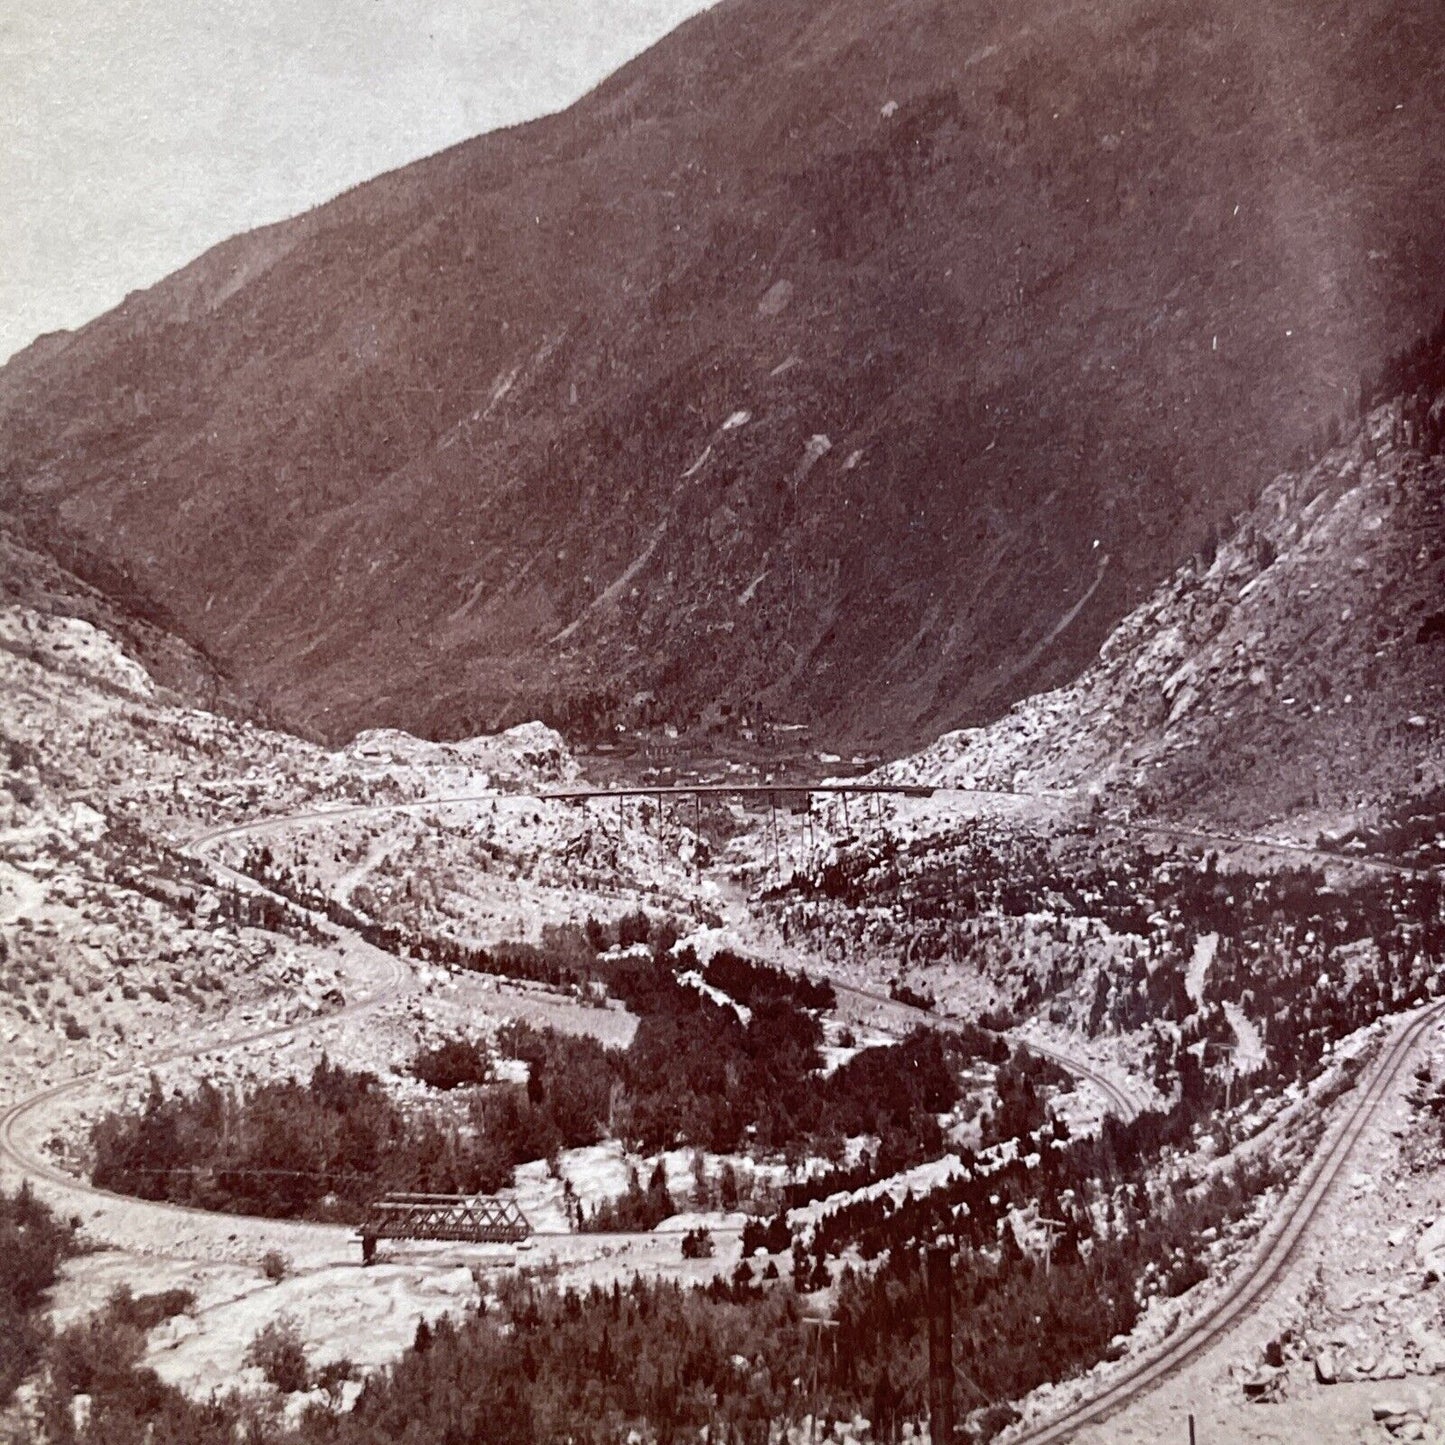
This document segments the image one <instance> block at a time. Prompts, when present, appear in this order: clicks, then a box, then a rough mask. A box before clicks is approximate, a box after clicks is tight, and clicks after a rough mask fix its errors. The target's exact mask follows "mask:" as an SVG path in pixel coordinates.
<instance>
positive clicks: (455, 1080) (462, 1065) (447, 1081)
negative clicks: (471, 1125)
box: [411, 1038, 492, 1089]
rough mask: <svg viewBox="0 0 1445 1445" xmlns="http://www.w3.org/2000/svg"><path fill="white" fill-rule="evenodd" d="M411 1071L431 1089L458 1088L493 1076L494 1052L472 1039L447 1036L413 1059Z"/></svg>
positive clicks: (484, 1081)
mask: <svg viewBox="0 0 1445 1445" xmlns="http://www.w3.org/2000/svg"><path fill="white" fill-rule="evenodd" d="M411 1071H412V1073H413V1074H414V1075H415V1076H416V1077H417V1078H418V1079H420V1080H421V1081H422V1083H423V1084H425V1085H426V1086H427V1088H429V1089H459V1088H462V1087H464V1086H466V1085H468V1084H486V1083H490V1082H491V1079H492V1052H491V1050H490V1049H489V1048H488V1047H487V1045H486V1044H485V1043H477V1042H475V1041H473V1040H472V1039H465V1038H454V1039H447V1040H446V1041H445V1042H444V1043H440V1044H438V1045H437V1046H436V1048H434V1049H423V1050H422V1051H421V1052H420V1053H418V1054H417V1056H416V1057H415V1058H414V1059H413V1060H412V1062H411Z"/></svg>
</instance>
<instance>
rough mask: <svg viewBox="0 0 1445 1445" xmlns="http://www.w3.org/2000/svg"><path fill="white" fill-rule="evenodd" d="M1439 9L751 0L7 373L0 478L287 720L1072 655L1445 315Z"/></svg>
mask: <svg viewBox="0 0 1445 1445" xmlns="http://www.w3.org/2000/svg"><path fill="white" fill-rule="evenodd" d="M1442 41H1445V13H1442V12H1441V11H1440V9H1439V7H1438V6H1436V5H1434V4H1431V3H1427V0H1355V3H1352V4H1349V5H1346V4H1344V3H1341V0H1319V3H1316V4H1313V5H1312V6H1310V7H1307V12H1302V11H1301V8H1300V7H1299V6H1298V5H1297V4H1293V3H1286V0H1267V3H1263V4H1259V3H1250V4H1246V3H1245V0H1225V3H1222V4H1219V5H1214V6H1210V7H1208V8H1207V9H1206V8H1205V7H1201V6H1199V5H1197V4H1195V3H1193V0H1124V3H1119V4H1115V5H1111V6H1109V7H1108V8H1107V11H1100V9H1099V8H1098V7H1094V6H1081V5H1078V4H1069V3H1062V0H1021V3H1018V4H1015V5H1011V6H1008V7H1004V6H1001V5H993V4H987V3H985V4H978V5H969V6H959V5H956V4H953V3H942V0H894V3H891V4H887V5H879V4H877V3H876V0H806V3H805V0H771V3H767V4H764V3H762V0H724V3H722V4H720V5H719V6H717V7H716V8H715V9H714V10H712V11H710V12H708V13H706V14H704V15H703V16H700V17H698V18H697V19H696V20H694V21H692V22H690V23H689V24H687V25H685V26H683V27H682V28H681V29H680V30H679V31H677V32H676V33H675V34H674V35H672V36H670V37H669V38H668V39H667V40H665V41H664V42H663V43H662V44H660V45H659V46H658V47H656V48H655V49H654V50H653V51H651V52H649V53H648V54H647V55H645V56H644V57H642V58H641V59H640V60H638V61H637V62H635V63H634V64H632V65H631V66H629V67H627V68H625V69H624V70H623V71H621V72H619V73H618V75H616V76H615V77H613V78H612V79H611V80H610V81H608V82H607V83H606V84H605V85H603V86H602V87H601V88H600V89H599V90H598V91H596V92H595V93H594V94H593V95H591V96H590V97H588V98H587V99H585V100H584V101H583V102H581V103H580V104H579V105H578V106H576V107H574V108H573V109H572V110H571V111H569V112H567V113H565V114H564V115H562V116H559V117H554V118H551V119H548V120H545V121H542V122H539V123H537V124H535V125H531V126H527V127H523V128H519V129H517V130H514V131H510V132H506V133H501V134H497V135H494V136H488V137H483V138H481V139H479V140H477V141H474V142H470V143H468V144H466V145H463V146H460V147H457V148H455V149H453V150H451V151H448V152H445V153H443V154H442V155H439V156H437V157H434V158H432V159H430V160H428V161H424V162H421V163H419V164H417V165H415V166H412V167H409V168H407V169H406V170H403V171H400V172H397V173H395V174H392V175H389V176H386V177H383V178H381V179H379V180H378V181H375V182H373V183H370V184H368V185H366V186H363V187H360V188H358V189H357V190H355V191H353V192H350V193H348V194H347V195H346V196H344V197H342V198H340V199H339V200H337V201H336V202H334V203H332V204H330V205H328V206H326V207H323V208H320V209H319V210H317V211H315V212H312V213H310V214H309V215H307V216H305V217H302V218H299V219H298V220H296V221H293V222H289V223H286V224H283V225H280V226H276V227H271V228H268V229H266V230H262V231H258V232H256V233H253V234H251V235H248V236H244V237H241V238H238V239H236V240H234V241H232V242H229V243H227V244H226V245H224V246H222V247H219V248H217V249H216V250H215V251H212V252H211V253H209V254H208V255H206V256H205V257H202V258H201V259H200V260H199V261H197V262H196V263H194V264H193V265H192V266H190V267H188V268H187V269H186V270H185V271H182V272H180V273H178V274H177V275H176V276H174V277H172V278H170V279H169V280H168V281H166V282H164V283H162V284H161V285H159V286H157V287H155V288H154V289H153V290H151V291H149V292H146V293H144V294H141V295H137V296H134V297H132V298H130V299H129V300H128V301H127V302H126V303H125V304H124V305H123V306H122V307H120V308H119V309H118V310H117V311H115V312H113V313H111V314H110V315H108V316H106V317H104V318H102V319H100V320H99V321H97V322H95V323H93V324H92V325H91V326H89V327H87V328H86V329H85V330H84V331H82V332H80V333H77V334H76V335H74V336H60V337H51V338H45V339H44V340H43V341H42V342H40V343H37V344H36V346H34V347H32V348H31V349H30V350H29V351H28V352H26V353H23V354H22V355H21V356H19V357H17V358H16V359H15V360H13V361H12V362H11V363H10V364H9V365H8V366H7V367H6V368H5V369H4V370H3V371H0V500H3V505H4V507H5V508H7V509H8V510H10V511H11V512H12V513H14V514H16V515H17V516H18V517H19V518H20V519H21V520H22V521H23V522H24V524H25V526H26V528H27V529H28V531H29V533H30V534H31V535H33V536H37V537H43V538H50V539H51V540H52V541H57V540H64V541H65V543H66V545H67V546H71V547H73V548H74V547H78V548H80V549H83V551H85V552H88V553H91V554H94V555H97V556H99V557H100V558H102V559H103V560H104V561H105V562H106V563H108V564H110V565H112V566H114V567H115V568H117V569H119V570H120V571H121V572H123V574H124V575H125V576H126V577H127V578H128V581H129V584H130V585H132V586H134V587H135V588H136V589H138V590H139V591H141V592H143V593H146V594H149V595H150V596H151V597H153V598H154V599H155V600H156V601H157V602H158V603H160V604H162V605H163V606H164V607H165V608H166V609H167V610H168V612H169V613H170V614H171V615H173V616H174V618H175V619H176V621H177V624H178V625H179V626H180V627H181V629H182V630H183V631H184V632H185V634H186V635H187V636H188V637H190V638H191V639H193V640H194V641H195V642H197V643H198V644H200V645H201V646H203V647H204V648H205V649H206V650H207V652H208V653H209V654H210V655H212V656H213V657H214V658H215V659H216V660H217V661H218V663H219V664H220V665H221V666H223V667H224V668H225V669H226V670H227V671H228V672H230V673H232V674H234V675H235V677H236V678H237V679H238V683H239V684H240V685H241V686H242V687H244V688H245V689H246V690H248V691H250V692H254V693H255V694H256V695H257V696H259V697H260V698H261V699H262V700H263V702H264V703H265V704H266V705H267V706H268V707H269V708H270V709H271V710H272V711H273V713H274V714H275V715H276V716H278V717H280V718H283V719H285V720H287V721H289V722H290V723H291V724H292V725H295V726H299V727H302V728H305V729H308V730H311V731H313V732H318V733H321V734H324V735H327V736H330V737H339V736H345V735H347V734H349V733H350V732H352V731H354V730H355V729H356V728H357V727H359V726H362V725H381V724H395V725H401V726H405V727H408V728H410V729H412V730H414V731H419V732H436V733H453V734H455V733H466V732H471V731H476V730H478V729H479V728H481V727H483V726H489V725H498V724H503V723H506V722H509V721H513V720H515V719H516V718H517V717H518V716H520V715H522V714H529V713H533V712H537V711H542V712H544V713H546V714H547V715H548V716H550V717H552V718H554V719H556V720H558V721H564V722H571V723H574V724H584V725H585V724H589V723H595V722H597V721H599V720H608V721H610V720H612V719H614V718H629V719H633V720H638V721H649V720H651V721H660V720H670V721H675V722H680V723H683V724H688V723H691V722H695V721H697V720H698V719H699V718H700V717H702V718H708V719H716V718H718V717H719V716H720V715H721V714H720V712H719V711H718V710H716V709H713V708H712V707H711V705H712V704H714V703H726V704H728V705H730V708H731V709H732V713H731V715H732V716H733V717H736V716H738V715H739V714H740V713H742V712H744V711H746V712H750V713H751V712H754V711H756V710H762V711H764V712H770V713H772V714H773V715H774V716H788V717H809V718H812V719H813V720H815V721H817V722H818V723H819V724H820V727H821V730H822V731H823V733H824V734H825V735H827V736H831V737H835V738H838V739H849V740H855V741H861V740H863V739H865V738H872V739H881V740H883V741H885V742H897V741H902V740H905V739H909V738H920V737H921V736H922V735H924V734H931V733H935V732H937V731H938V730H939V729H940V728H942V727H945V726H949V725H953V724H957V723H960V722H965V721H974V720H981V719H984V718H986V717H988V716H990V715H993V714H996V713H997V712H999V711H1000V710H1002V709H1003V708H1004V707H1006V706H1007V705H1008V704H1009V703H1010V702H1012V701H1013V700H1014V699H1016V698H1018V697H1020V696H1022V695H1024V694H1025V693H1026V692H1028V691H1030V690H1032V689H1034V688H1037V687H1039V686H1044V685H1051V684H1056V683H1059V682H1061V681H1064V680H1065V679H1067V678H1068V677H1070V676H1072V675H1073V674H1074V673H1075V672H1076V671H1077V670H1078V668H1079V667H1080V666H1081V665H1082V664H1083V663H1084V662H1085V661H1086V660H1087V658H1088V657H1089V656H1090V655H1092V652H1093V651H1094V649H1095V648H1097V646H1098V644H1099V642H1100V640H1101V639H1102V638H1103V636H1104V635H1105V633H1106V632H1107V629H1108V627H1109V626H1110V625H1111V624H1112V623H1113V622H1114V621H1115V620H1116V619H1117V618H1118V617H1119V616H1121V615H1122V614H1123V613H1124V612H1125V611H1127V609H1128V608H1129V607H1130V606H1131V605H1132V604H1133V603H1134V602H1136V601H1137V600H1138V599H1139V598H1140V597H1141V596H1143V595H1144V594H1145V593H1146V591H1147V589H1148V588H1149V587H1150V586H1151V585H1152V584H1153V583H1154V582H1155V581H1157V579H1158V578H1159V577H1160V576H1162V575H1164V574H1165V573H1167V572H1168V570H1169V569H1170V568H1171V567H1172V566H1173V565H1175V564H1176V563H1177V562H1178V561H1179V560H1180V559H1181V558H1182V557H1183V556H1185V555H1187V554H1188V552H1189V551H1190V550H1191V549H1192V548H1193V547H1195V546H1196V545H1198V543H1199V541H1200V539H1201V538H1202V537H1203V536H1204V535H1205V533H1206V532H1207V530H1208V528H1209V526H1210V525H1211V524H1212V523H1214V522H1216V521H1218V520H1219V519H1220V518H1222V517H1225V516H1227V515H1228V514H1230V513H1231V512H1232V511H1233V510H1235V509H1237V508H1238V507H1240V506H1241V505H1244V504H1245V503H1246V501H1247V497H1246V487H1247V480H1248V479H1249V478H1251V477H1256V476H1262V475H1269V474H1270V473H1271V472H1272V471H1273V470H1274V469H1275V468H1276V467H1277V466H1279V465H1281V464H1282V463H1283V462H1284V460H1285V458H1286V457H1287V456H1288V454H1289V452H1290V451H1291V450H1292V449H1293V448H1294V447H1295V446H1296V445H1297V444H1298V443H1299V442H1300V440H1301V439H1302V438H1304V437H1306V436H1308V435H1309V434H1310V432H1311V431H1312V430H1316V429H1318V428H1320V427H1321V426H1322V425H1323V423H1324V422H1325V420H1326V419H1327V418H1328V416H1329V415H1331V414H1332V413H1333V412H1334V411H1336V410H1339V409H1341V408H1342V407H1343V406H1344V405H1346V404H1347V402H1348V401H1349V400H1350V397H1349V396H1348V393H1350V392H1351V390H1352V388H1354V387H1355V386H1356V384H1357V382H1358V378H1359V376H1360V374H1361V372H1362V371H1363V370H1365V369H1367V368H1370V367H1373V366H1375V365H1376V364H1378V361H1379V359H1380V358H1381V357H1382V356H1383V354H1384V353H1385V351H1386V350H1387V349H1388V347H1389V345H1390V343H1391V341H1392V340H1393V338H1394V337H1396V336H1398V335H1400V334H1408V333H1410V332H1412V331H1415V330H1418V329H1420V327H1421V325H1422V324H1423V323H1424V322H1425V320H1426V319H1427V317H1428V316H1430V315H1431V310H1432V307H1436V306H1438V304H1439V277H1438V264H1437V257H1438V254H1439V246H1440V242H1441V240H1442V238H1445V187H1442V185H1441V181H1440V173H1439V168H1438V166H1436V165H1435V164H1434V158H1435V157H1436V156H1438V155H1439V154H1441V153H1442V152H1445V119H1442V112H1441V109H1440V107H1439V105H1438V97H1439V95H1440V94H1441V93H1442V90H1445V72H1442V67H1445V62H1442V60H1441V56H1442V55H1445V46H1442V43H1441V42H1442Z"/></svg>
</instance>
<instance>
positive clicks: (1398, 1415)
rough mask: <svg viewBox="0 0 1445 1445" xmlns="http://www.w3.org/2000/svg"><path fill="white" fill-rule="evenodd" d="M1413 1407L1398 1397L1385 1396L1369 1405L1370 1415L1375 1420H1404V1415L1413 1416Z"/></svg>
mask: <svg viewBox="0 0 1445 1445" xmlns="http://www.w3.org/2000/svg"><path fill="white" fill-rule="evenodd" d="M1414 1410H1415V1407H1414V1406H1413V1405H1412V1404H1411V1403H1410V1402H1409V1401H1408V1400H1404V1399H1401V1398H1400V1397H1399V1396H1398V1395H1385V1396H1382V1397H1381V1398H1380V1399H1378V1400H1374V1401H1372V1402H1371V1404H1370V1414H1371V1415H1372V1416H1373V1417H1374V1418H1375V1419H1376V1420H1395V1419H1404V1417H1405V1416H1406V1415H1410V1414H1413V1413H1414Z"/></svg>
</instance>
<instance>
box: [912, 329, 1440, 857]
mask: <svg viewBox="0 0 1445 1445" xmlns="http://www.w3.org/2000/svg"><path fill="white" fill-rule="evenodd" d="M1436 342H1437V345H1436V355H1435V359H1434V362H1433V384H1432V385H1431V387H1430V388H1429V389H1427V390H1424V391H1422V392H1419V393H1415V392H1412V393H1411V395H1410V396H1409V397H1408V398H1402V399H1397V400H1395V401H1393V402H1391V403H1389V404H1387V405H1384V406H1381V407H1379V408H1377V409H1376V410H1374V411H1373V412H1372V413H1371V414H1370V415H1368V416H1367V417H1365V418H1363V419H1362V421H1361V422H1360V423H1359V424H1358V426H1357V428H1356V429H1355V430H1354V432H1353V434H1352V435H1351V436H1349V437H1348V438H1347V439H1346V440H1344V441H1343V442H1342V443H1341V444H1340V445H1339V446H1337V447H1334V448H1332V449H1331V450H1330V451H1328V452H1327V453H1326V454H1325V455H1324V456H1323V457H1322V458H1321V459H1320V461H1319V462H1318V463H1317V464H1316V465H1315V466H1313V467H1311V468H1309V469H1308V470H1307V471H1303V472H1286V473H1283V474H1281V475H1280V476H1278V477H1276V478H1275V479H1274V480H1273V481H1272V482H1271V483H1270V484H1269V485H1268V486H1267V487H1266V488H1265V489H1264V492H1263V495H1262V496H1261V498H1260V501H1259V504H1258V505H1257V507H1255V509H1254V510H1253V511H1252V512H1250V513H1249V514H1247V515H1246V516H1245V517H1243V518H1242V519H1241V520H1240V523H1239V525H1238V527H1237V528H1236V530H1235V531H1234V532H1233V533H1232V535H1230V536H1229V537H1227V538H1226V539H1225V540H1223V541H1222V542H1221V543H1220V544H1219V545H1218V548H1217V550H1216V549H1210V551H1209V552H1206V553H1204V554H1201V555H1200V556H1198V557H1195V558H1193V559H1191V561H1190V562H1188V563H1186V564H1185V565H1184V566H1183V567H1181V568H1180V569H1179V570H1178V572H1177V573H1176V574H1175V575H1174V576H1173V577H1172V578H1171V579H1169V580H1168V581H1167V582H1165V583H1164V584H1162V585H1161V586H1160V587H1159V588H1158V589H1157V591H1156V592H1155V593H1154V595H1153V596H1152V597H1151V598H1149V600H1148V601H1146V602H1145V603H1144V604H1143V605H1142V606H1140V607H1139V608H1137V609H1135V611H1134V612H1132V613H1131V614H1130V615H1129V616H1128V617H1126V618H1125V619H1124V621H1123V622H1121V623H1120V624H1119V626H1118V627H1117V628H1116V629H1115V630H1114V632H1113V633H1112V634H1111V635H1110V636H1109V637H1108V639H1107V640H1106V641H1105V643H1104V646H1103V647H1102V648H1101V650H1100V654H1099V657H1098V660H1097V661H1096V662H1095V663H1094V664H1093V665H1092V666H1091V667H1090V668H1088V669H1087V670H1086V671H1085V672H1084V673H1083V674H1082V675H1081V676H1080V677H1079V678H1078V679H1077V680H1076V681H1075V682H1073V683H1072V684H1070V685H1069V686H1067V687H1064V688H1060V689H1058V690H1056V691H1054V692H1052V693H1047V694H1043V695H1040V696H1037V697H1031V698H1028V699H1025V700H1024V701H1022V702H1020V703H1018V704H1017V705H1016V706H1015V707H1014V708H1013V709H1012V710H1011V712H1010V713H1009V715H1008V716H1007V717H1005V718H1003V719H1000V720H999V721H998V722H997V723H995V724H994V725H993V726H991V727H989V728H987V729H972V730H965V731H961V732H957V733H952V734H948V735H945V736H944V737H942V738H940V739H939V740H938V741H937V742H936V743H934V744H933V745H932V746H931V747H929V748H927V749H925V750H924V752H922V753H921V754H919V755H917V756H915V757H912V758H907V759H901V760H899V761H898V762H897V763H894V764H891V765H889V767H888V768H887V769H885V771H886V772H887V773H888V774H890V775H891V776H893V777H896V778H898V779H900V780H904V781H909V782H920V781H921V782H931V783H934V784H943V785H949V784H952V785H963V786H976V785H982V786H990V785H992V786H1002V787H1019V788H1023V789H1025V790H1032V789H1037V788H1068V789H1073V788H1084V789H1087V790H1089V791H1096V792H1102V793H1105V794H1108V795H1112V798H1113V800H1114V801H1117V802H1119V803H1123V804H1125V805H1127V806H1131V807H1134V808H1138V809H1142V810H1143V811H1144V812H1146V813H1149V814H1161V813H1162V814H1164V815H1166V816H1171V815H1172V816H1175V817H1186V818H1204V819H1207V820H1209V821H1211V822H1215V823H1243V824H1246V825H1257V824H1260V823H1266V822H1279V821H1288V822H1289V823H1290V824H1291V825H1292V826H1293V827H1295V829H1296V830H1299V829H1301V828H1302V829H1303V831H1304V832H1305V833H1306V835H1310V836H1312V835H1313V833H1314V832H1315V831H1316V830H1317V829H1319V828H1320V827H1322V826H1324V827H1327V828H1332V829H1341V827H1342V824H1344V823H1354V822H1357V821H1359V820H1362V819H1363V820H1369V819H1372V818H1373V817H1374V814H1375V811H1376V808H1377V806H1378V805H1379V804H1380V802H1381V801H1382V800H1387V799H1409V798H1417V799H1426V798H1432V797H1434V796H1435V795H1436V794H1438V793H1439V791H1440V789H1441V788H1442V785H1445V728H1442V719H1445V454H1442V449H1441V438H1442V436H1445V324H1442V326H1441V328H1440V330H1439V332H1438V334H1437V338H1436ZM1422 443H1423V444H1422ZM1211 553H1212V555H1211ZM1435 807H1436V808H1437V809H1438V803H1437V804H1436V805H1435Z"/></svg>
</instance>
